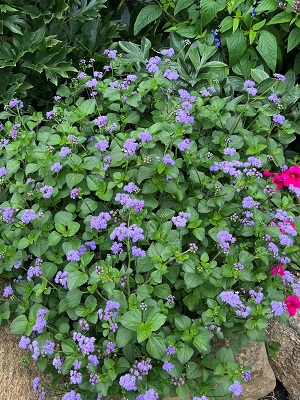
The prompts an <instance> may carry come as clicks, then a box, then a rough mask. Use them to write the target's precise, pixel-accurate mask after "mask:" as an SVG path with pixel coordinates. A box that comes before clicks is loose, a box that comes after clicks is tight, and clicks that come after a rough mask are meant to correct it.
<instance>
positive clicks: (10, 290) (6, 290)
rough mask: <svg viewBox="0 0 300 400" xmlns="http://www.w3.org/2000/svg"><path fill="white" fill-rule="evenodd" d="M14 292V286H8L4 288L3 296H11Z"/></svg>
mask: <svg viewBox="0 0 300 400" xmlns="http://www.w3.org/2000/svg"><path fill="white" fill-rule="evenodd" d="M13 293H14V291H13V288H12V287H11V286H6V287H5V288H4V290H3V297H5V298H6V299H7V298H8V297H10V296H11V295H12V294H13Z"/></svg>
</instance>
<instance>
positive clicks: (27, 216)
mask: <svg viewBox="0 0 300 400" xmlns="http://www.w3.org/2000/svg"><path fill="white" fill-rule="evenodd" d="M36 218H37V215H36V213H35V212H34V211H33V210H25V212H24V214H23V215H22V218H21V221H22V222H23V223H24V224H28V223H29V222H30V221H33V220H34V219H36Z"/></svg>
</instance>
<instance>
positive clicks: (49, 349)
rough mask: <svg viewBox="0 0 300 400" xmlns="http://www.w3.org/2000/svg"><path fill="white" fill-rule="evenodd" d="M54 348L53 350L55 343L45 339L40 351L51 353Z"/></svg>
mask: <svg viewBox="0 0 300 400" xmlns="http://www.w3.org/2000/svg"><path fill="white" fill-rule="evenodd" d="M54 350H55V343H54V342H52V340H46V342H45V344H44V346H43V348H42V352H41V353H42V354H47V355H52V354H53V353H54Z"/></svg>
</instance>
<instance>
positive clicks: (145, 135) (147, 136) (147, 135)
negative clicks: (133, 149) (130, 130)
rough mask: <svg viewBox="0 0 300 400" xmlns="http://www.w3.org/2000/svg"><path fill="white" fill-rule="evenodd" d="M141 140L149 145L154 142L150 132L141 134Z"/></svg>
mask: <svg viewBox="0 0 300 400" xmlns="http://www.w3.org/2000/svg"><path fill="white" fill-rule="evenodd" d="M139 138H140V139H141V141H142V142H143V143H147V142H150V141H151V140H152V136H151V135H150V133H149V132H148V131H145V132H141V133H140V134H139Z"/></svg>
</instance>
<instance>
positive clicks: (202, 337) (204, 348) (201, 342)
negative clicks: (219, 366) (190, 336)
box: [193, 328, 214, 353]
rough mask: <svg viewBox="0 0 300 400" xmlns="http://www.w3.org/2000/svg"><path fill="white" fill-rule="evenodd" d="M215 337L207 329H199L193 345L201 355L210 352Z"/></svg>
mask: <svg viewBox="0 0 300 400" xmlns="http://www.w3.org/2000/svg"><path fill="white" fill-rule="evenodd" d="M213 336H214V334H213V333H212V332H211V331H208V330H207V329H205V328H199V333H198V335H197V336H196V337H195V338H194V340H193V345H194V346H195V347H196V349H198V350H199V351H200V352H201V353H204V352H208V351H209V349H210V341H211V339H212V338H213Z"/></svg>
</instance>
